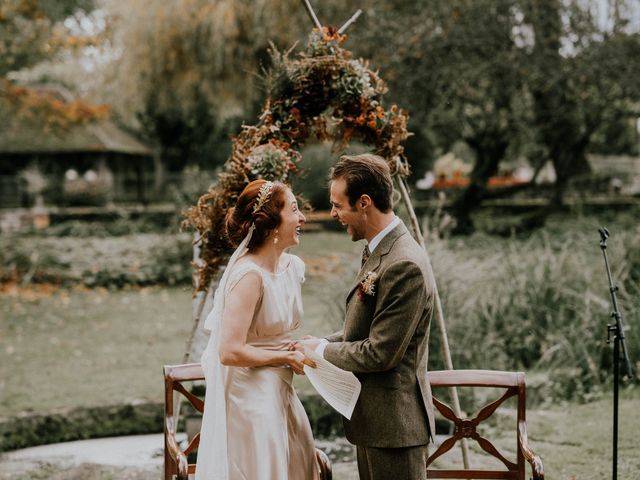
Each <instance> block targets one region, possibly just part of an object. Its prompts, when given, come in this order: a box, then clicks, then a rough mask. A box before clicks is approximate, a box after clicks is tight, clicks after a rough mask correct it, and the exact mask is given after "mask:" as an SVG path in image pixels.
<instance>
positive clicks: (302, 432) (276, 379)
mask: <svg viewBox="0 0 640 480" xmlns="http://www.w3.org/2000/svg"><path fill="white" fill-rule="evenodd" d="M280 263H281V265H280V267H279V269H278V272H277V273H271V272H268V271H266V270H263V269H262V268H260V267H259V266H258V265H256V264H255V263H253V262H252V261H250V260H249V259H246V258H239V259H238V261H237V262H236V263H235V264H234V265H232V266H231V271H229V272H227V275H228V278H227V279H226V282H225V283H226V285H225V288H224V293H225V296H226V295H228V294H229V292H230V291H231V290H232V289H233V287H234V286H235V285H236V284H237V283H238V282H239V281H240V279H242V278H243V277H244V276H245V275H246V274H248V273H249V272H256V273H257V274H259V275H260V276H261V278H262V294H261V297H260V300H259V301H258V305H257V306H256V310H255V313H254V316H253V320H252V322H251V326H250V328H249V331H248V333H247V344H249V345H253V346H255V347H258V348H264V349H268V350H286V348H287V345H288V343H289V342H290V341H291V340H292V335H293V331H294V330H295V329H296V328H297V327H298V326H299V325H300V321H301V319H302V294H301V289H300V284H301V283H302V281H303V280H304V263H303V262H302V260H300V258H298V257H296V256H295V255H290V254H283V255H282V256H281V262H280ZM220 293H221V292H218V294H220ZM211 330H212V335H211V338H210V340H209V344H208V345H207V348H206V349H205V351H204V353H203V355H202V365H203V369H204V371H205V378H206V382H207V393H206V399H205V413H204V416H203V427H202V430H201V442H200V447H199V449H198V465H197V468H196V479H197V480H227V479H229V480H313V479H317V478H319V477H318V470H317V465H316V460H315V446H314V443H313V435H312V432H311V427H310V425H309V420H308V418H307V415H306V413H305V411H304V409H303V407H302V404H301V403H300V399H299V398H298V396H297V394H296V392H295V390H294V388H293V385H292V377H293V372H292V370H291V369H290V368H288V367H282V366H266V367H254V368H246V367H225V366H223V365H220V363H219V358H218V351H219V349H218V347H219V345H218V342H219V338H218V335H217V334H216V333H217V331H216V330H214V328H211ZM215 385H218V388H222V390H223V392H216V393H217V394H218V395H217V400H216V396H215V395H214V392H213V391H212V388H215ZM220 393H223V395H219V394H220ZM212 410H214V411H212ZM225 418H226V438H223V437H224V436H223V435H220V430H222V429H223V428H219V427H224V425H223V421H224V419H225ZM225 452H226V453H225ZM225 461H226V467H227V468H224V465H221V463H223V462H225Z"/></svg>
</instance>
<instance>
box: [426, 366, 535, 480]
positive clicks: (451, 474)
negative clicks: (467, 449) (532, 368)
mask: <svg viewBox="0 0 640 480" xmlns="http://www.w3.org/2000/svg"><path fill="white" fill-rule="evenodd" d="M428 375H429V382H430V384H431V387H432V389H434V390H437V389H438V388H440V387H450V388H453V387H492V388H496V389H499V390H500V391H502V390H503V389H504V391H503V393H502V395H501V396H500V397H499V398H497V399H496V400H494V401H493V402H491V403H489V404H487V405H485V406H484V407H482V408H481V409H480V410H479V411H478V412H477V413H476V414H475V416H473V417H472V418H460V417H458V416H457V415H456V414H455V412H454V411H453V409H452V408H451V407H450V406H449V405H447V404H446V403H444V402H442V401H440V400H439V399H438V398H436V396H435V392H434V397H433V404H434V406H435V407H436V409H437V410H438V411H439V412H440V413H441V414H442V415H443V416H444V417H445V418H446V419H448V420H450V421H451V422H452V423H453V425H454V430H453V435H451V436H450V437H449V438H447V439H446V440H445V441H444V442H442V443H441V444H440V446H439V447H438V448H437V449H436V451H435V452H433V453H432V454H431V455H430V456H429V459H428V460H427V477H428V478H459V479H465V478H468V479H474V478H475V479H477V478H486V479H515V480H524V478H525V458H524V455H523V445H522V438H521V435H520V429H521V428H525V397H526V396H525V381H524V373H521V372H500V371H491V370H443V371H434V372H429V373H428ZM514 396H515V397H516V399H517V430H516V437H517V442H518V445H517V446H518V448H517V454H516V459H515V461H511V460H509V459H507V458H506V457H505V456H504V455H503V454H502V453H501V452H500V451H499V450H498V449H497V448H496V447H495V446H494V445H493V444H492V443H491V442H490V441H489V440H487V439H486V438H484V437H482V436H481V435H480V434H479V433H478V426H479V425H480V424H481V423H482V422H484V421H486V420H487V419H488V418H489V417H491V415H492V414H493V413H494V412H495V411H496V409H497V408H498V407H500V405H502V404H503V403H504V402H505V401H506V400H507V399H509V398H511V397H514ZM524 434H525V437H526V430H525V431H524ZM462 439H469V440H474V441H476V442H477V443H478V445H479V446H480V448H482V450H484V451H485V452H486V453H488V454H489V455H491V456H492V457H494V458H496V459H497V460H498V461H499V462H501V463H502V464H503V465H504V469H501V470H497V469H496V470H460V469H434V468H429V467H430V466H431V465H432V464H433V462H434V461H435V460H436V459H437V458H439V457H440V456H442V455H443V454H444V453H446V452H448V451H449V450H451V449H452V448H453V446H454V445H455V444H456V443H457V442H458V441H461V440H462Z"/></svg>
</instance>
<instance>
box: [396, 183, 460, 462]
mask: <svg viewBox="0 0 640 480" xmlns="http://www.w3.org/2000/svg"><path fill="white" fill-rule="evenodd" d="M396 183H397V184H398V189H399V190H400V197H401V198H402V202H403V203H404V206H405V208H406V209H407V212H408V214H409V220H410V221H411V230H412V231H413V237H414V238H415V239H416V241H417V242H418V244H419V245H420V246H421V247H422V248H423V249H424V251H425V253H426V254H427V260H428V261H429V265H431V257H430V256H429V251H428V250H427V247H426V245H425V243H424V236H423V235H422V232H421V230H420V224H419V223H418V217H417V216H416V212H415V210H414V208H413V203H412V202H411V197H410V196H409V189H408V188H407V181H406V179H405V178H404V177H402V176H401V174H400V173H397V174H396ZM431 269H432V270H433V266H432V267H431ZM434 282H435V280H434ZM434 285H435V307H436V311H435V319H436V325H437V326H438V331H439V332H440V343H441V346H442V359H443V360H444V365H445V368H446V369H447V370H453V362H452V361H451V350H450V349H449V339H448V336H447V326H446V324H445V322H444V315H443V313H442V303H441V301H440V294H439V293H438V285H437V283H434ZM450 393H451V402H452V403H453V410H454V412H455V414H456V415H457V416H458V417H460V418H461V417H462V409H461V408H460V399H459V398H458V390H457V389H456V387H451V388H450ZM460 447H461V449H462V461H463V463H464V468H466V469H467V470H468V469H469V445H468V443H467V439H466V438H463V439H462V442H461V444H460Z"/></svg>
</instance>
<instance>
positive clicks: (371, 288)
mask: <svg viewBox="0 0 640 480" xmlns="http://www.w3.org/2000/svg"><path fill="white" fill-rule="evenodd" d="M377 278H378V274H377V273H376V272H367V273H366V274H365V276H364V280H362V281H361V282H360V285H358V299H360V301H363V300H364V296H365V295H369V296H371V297H373V296H375V294H376V290H375V281H376V279H377Z"/></svg>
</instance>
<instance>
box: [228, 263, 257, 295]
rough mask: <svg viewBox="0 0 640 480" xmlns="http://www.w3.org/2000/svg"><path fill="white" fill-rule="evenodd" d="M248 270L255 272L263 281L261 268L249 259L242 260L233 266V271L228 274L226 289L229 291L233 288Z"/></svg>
mask: <svg viewBox="0 0 640 480" xmlns="http://www.w3.org/2000/svg"><path fill="white" fill-rule="evenodd" d="M249 272H255V273H256V274H257V275H258V276H259V277H260V280H261V281H262V282H263V277H262V270H261V269H260V267H258V266H257V265H256V264H255V263H253V262H251V261H243V262H240V263H237V264H235V265H234V266H233V271H232V272H230V274H229V280H228V282H227V288H226V291H227V293H229V292H230V291H231V290H233V287H235V286H236V285H237V284H238V282H239V281H240V280H242V279H243V278H244V277H245V276H246V275H247V274H248V273H249Z"/></svg>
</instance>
